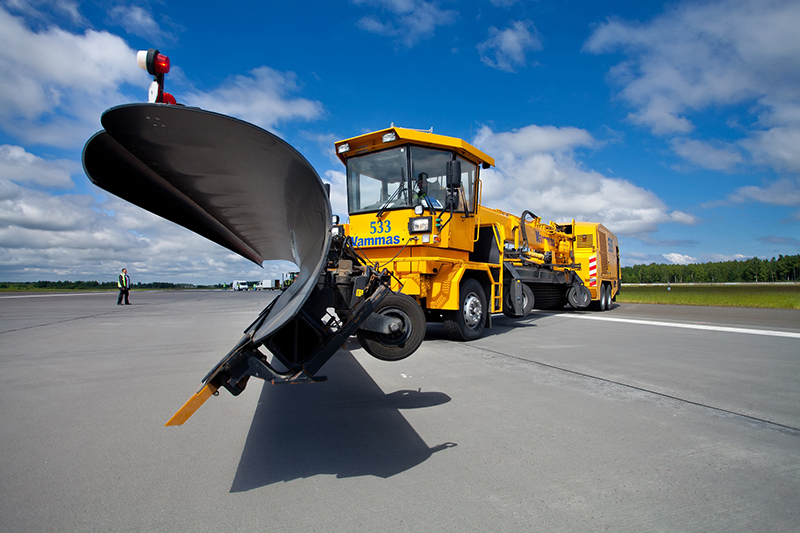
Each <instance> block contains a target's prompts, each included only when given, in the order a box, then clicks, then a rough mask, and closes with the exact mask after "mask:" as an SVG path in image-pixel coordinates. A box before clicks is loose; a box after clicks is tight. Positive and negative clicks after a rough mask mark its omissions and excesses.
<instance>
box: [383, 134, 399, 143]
mask: <svg viewBox="0 0 800 533" xmlns="http://www.w3.org/2000/svg"><path fill="white" fill-rule="evenodd" d="M396 140H397V134H395V132H393V131H390V132H389V133H384V134H383V142H385V143H390V142H392V141H396Z"/></svg>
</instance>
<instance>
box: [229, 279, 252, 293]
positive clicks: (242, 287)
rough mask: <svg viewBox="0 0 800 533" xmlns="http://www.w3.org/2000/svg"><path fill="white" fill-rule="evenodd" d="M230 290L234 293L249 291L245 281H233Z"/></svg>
mask: <svg viewBox="0 0 800 533" xmlns="http://www.w3.org/2000/svg"><path fill="white" fill-rule="evenodd" d="M231 288H232V289H233V290H235V291H246V290H248V289H249V287H248V286H247V282H246V281H234V282H233V285H232V286H231Z"/></svg>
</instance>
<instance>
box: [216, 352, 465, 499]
mask: <svg viewBox="0 0 800 533" xmlns="http://www.w3.org/2000/svg"><path fill="white" fill-rule="evenodd" d="M322 373H323V374H325V375H327V376H328V380H329V381H328V382H327V383H319V384H307V385H291V386H290V385H270V384H266V383H265V384H264V388H263V390H262V392H261V397H260V399H259V402H258V407H257V409H256V412H255V415H254V416H253V422H252V424H251V426H250V432H249V434H248V436H247V441H246V442H245V446H244V450H243V451H242V457H241V459H240V461H239V466H238V468H237V471H236V475H235V477H234V479H233V484H232V486H231V492H245V491H248V490H252V489H255V488H259V487H263V486H266V485H271V484H273V483H277V482H280V481H290V480H293V479H298V478H307V477H311V476H316V475H319V474H334V475H336V477H338V478H346V477H355V476H378V477H382V478H388V477H391V476H393V475H395V474H398V473H400V472H403V471H405V470H408V469H410V468H412V467H414V466H416V465H418V464H420V463H422V462H423V461H425V460H426V459H428V458H429V457H430V456H431V454H433V453H435V452H437V451H440V450H444V449H446V448H451V447H453V446H456V444H454V443H451V442H446V443H443V444H439V445H437V446H433V447H429V446H428V445H427V444H426V443H425V442H424V441H423V440H422V438H421V437H420V436H419V435H418V434H417V432H416V431H414V428H412V427H411V425H410V424H409V423H408V422H407V421H406V419H405V418H404V417H403V415H402V414H401V412H400V409H415V408H424V407H433V406H436V405H441V404H444V403H447V402H449V401H450V397H449V396H448V395H446V394H444V393H442V392H420V391H411V390H400V391H396V392H392V393H390V394H384V393H383V391H382V390H381V389H380V387H378V385H377V384H376V383H375V381H373V379H372V378H371V377H370V375H369V374H368V373H367V372H366V371H365V370H364V369H363V368H362V367H361V365H360V364H359V363H358V361H356V359H355V357H353V355H352V354H351V353H350V352H349V351H348V350H340V351H339V352H337V353H336V354H335V355H334V356H333V358H331V360H330V361H329V362H328V363H327V364H326V365H325V367H324V371H323V372H322ZM251 385H252V384H251Z"/></svg>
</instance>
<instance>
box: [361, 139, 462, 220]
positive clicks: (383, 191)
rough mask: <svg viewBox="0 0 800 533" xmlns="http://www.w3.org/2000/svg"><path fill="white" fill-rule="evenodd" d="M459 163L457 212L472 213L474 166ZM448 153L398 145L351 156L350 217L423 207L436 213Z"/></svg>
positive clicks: (442, 200) (442, 197)
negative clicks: (366, 213) (393, 147)
mask: <svg viewBox="0 0 800 533" xmlns="http://www.w3.org/2000/svg"><path fill="white" fill-rule="evenodd" d="M457 159H458V160H459V161H461V188H460V189H459V190H458V196H459V201H458V207H457V210H458V211H462V212H463V211H473V210H474V209H473V191H474V189H475V178H476V177H477V166H476V165H474V164H473V163H470V162H469V161H466V160H464V159H462V158H461V157H458V158H457ZM451 160H453V154H452V153H451V152H445V151H442V150H431V149H429V148H420V147H418V146H402V147H399V148H395V149H392V150H385V151H382V152H376V153H371V154H365V155H362V156H358V157H353V158H351V159H348V161H347V201H348V211H349V213H350V214H354V213H365V212H371V211H372V212H375V211H388V210H392V209H405V208H413V207H414V206H417V205H423V206H424V207H427V208H433V209H435V210H440V209H442V208H443V205H444V204H445V202H446V194H447V191H446V175H445V174H446V169H447V163H448V161H451Z"/></svg>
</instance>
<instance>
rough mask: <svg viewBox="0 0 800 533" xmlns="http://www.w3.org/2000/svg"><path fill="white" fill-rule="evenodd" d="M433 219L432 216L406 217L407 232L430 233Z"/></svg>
mask: <svg viewBox="0 0 800 533" xmlns="http://www.w3.org/2000/svg"><path fill="white" fill-rule="evenodd" d="M432 224H433V221H432V217H416V218H409V219H408V232H409V233H430V232H431V227H432Z"/></svg>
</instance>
